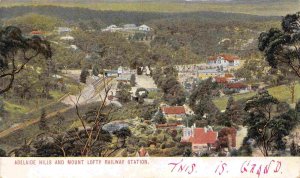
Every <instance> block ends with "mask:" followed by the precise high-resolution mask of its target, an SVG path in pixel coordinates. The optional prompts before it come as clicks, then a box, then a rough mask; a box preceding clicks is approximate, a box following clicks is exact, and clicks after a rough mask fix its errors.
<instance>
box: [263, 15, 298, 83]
mask: <svg viewBox="0 0 300 178" xmlns="http://www.w3.org/2000/svg"><path fill="white" fill-rule="evenodd" d="M299 23H300V12H298V13H296V14H289V15H286V16H285V17H284V18H283V19H282V24H281V30H280V29H278V28H271V29H270V30H269V31H268V32H263V33H261V34H260V36H259V46H258V47H259V50H260V51H262V52H264V55H265V58H266V61H267V62H268V63H269V65H270V66H271V67H272V68H279V69H281V68H289V70H290V72H293V73H294V74H295V75H296V76H298V77H299V78H300V25H299Z"/></svg>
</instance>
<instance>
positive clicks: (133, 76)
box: [130, 74, 136, 87]
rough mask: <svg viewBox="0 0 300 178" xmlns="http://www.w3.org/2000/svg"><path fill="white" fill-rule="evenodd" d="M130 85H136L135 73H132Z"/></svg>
mask: <svg viewBox="0 0 300 178" xmlns="http://www.w3.org/2000/svg"><path fill="white" fill-rule="evenodd" d="M130 85H131V86H132V87H134V86H135V85H136V77H135V74H131V76H130Z"/></svg>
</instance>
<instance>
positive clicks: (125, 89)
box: [116, 82, 131, 103]
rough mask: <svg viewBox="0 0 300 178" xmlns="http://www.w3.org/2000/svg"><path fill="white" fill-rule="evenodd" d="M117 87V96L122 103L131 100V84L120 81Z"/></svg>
mask: <svg viewBox="0 0 300 178" xmlns="http://www.w3.org/2000/svg"><path fill="white" fill-rule="evenodd" d="M117 88H118V90H117V92H116V97H117V98H118V99H119V101H120V102H122V103H127V102H129V101H130V100H131V93H130V90H131V87H130V85H128V84H125V83H123V82H119V83H118V85H117Z"/></svg>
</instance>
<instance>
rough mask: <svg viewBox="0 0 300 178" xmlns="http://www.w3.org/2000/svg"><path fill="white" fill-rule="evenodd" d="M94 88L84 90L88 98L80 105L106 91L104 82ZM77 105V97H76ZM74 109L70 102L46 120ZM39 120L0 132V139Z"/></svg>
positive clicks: (109, 80) (87, 87)
mask: <svg viewBox="0 0 300 178" xmlns="http://www.w3.org/2000/svg"><path fill="white" fill-rule="evenodd" d="M111 81H112V79H108V80H106V84H109V83H110V82H111ZM92 85H93V84H92ZM92 87H93V89H92V88H91V86H86V87H85V88H84V89H83V90H84V91H85V92H84V93H83V95H86V96H85V97H83V99H82V100H81V101H80V104H87V103H89V100H91V99H92V98H94V97H95V96H97V92H98V91H99V92H102V90H104V87H105V85H104V83H103V82H102V81H97V82H96V83H94V85H93V86H92ZM99 98H100V97H99ZM64 100H68V98H65V99H64ZM64 100H63V101H64ZM63 101H62V102H63ZM75 103H76V97H75ZM74 107H75V104H74V103H73V102H70V104H69V106H67V107H65V108H62V109H60V110H58V111H55V112H52V113H49V114H47V116H46V118H47V119H50V118H53V116H55V115H57V114H58V113H64V112H66V111H68V110H69V109H72V108H74ZM39 120H40V118H34V119H30V120H27V121H25V122H23V123H20V124H18V125H16V126H14V127H11V128H9V129H6V130H4V131H2V132H0V138H3V137H6V136H8V135H9V134H11V133H13V132H15V131H17V130H21V129H25V128H26V127H28V126H30V125H33V124H35V123H38V122H39Z"/></svg>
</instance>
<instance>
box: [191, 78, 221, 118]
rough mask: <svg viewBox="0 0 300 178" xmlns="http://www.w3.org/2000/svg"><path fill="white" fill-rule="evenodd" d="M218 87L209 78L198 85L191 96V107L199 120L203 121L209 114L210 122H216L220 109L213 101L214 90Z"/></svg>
mask: <svg viewBox="0 0 300 178" xmlns="http://www.w3.org/2000/svg"><path fill="white" fill-rule="evenodd" d="M215 87H216V85H215V84H214V83H213V82H212V79H211V78H209V79H207V80H205V81H203V82H201V83H199V84H198V85H196V86H195V87H194V88H193V89H192V91H191V95H190V96H189V105H190V107H191V108H192V109H193V111H194V112H195V114H196V115H197V117H198V119H202V118H203V117H204V116H206V115H207V114H208V117H207V116H206V117H207V118H206V119H209V121H210V122H211V121H213V122H214V121H215V119H216V117H217V115H218V114H219V112H220V111H219V109H218V108H217V107H216V105H215V104H214V103H213V101H212V96H213V94H212V90H213V89H214V88H215Z"/></svg>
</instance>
